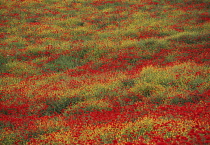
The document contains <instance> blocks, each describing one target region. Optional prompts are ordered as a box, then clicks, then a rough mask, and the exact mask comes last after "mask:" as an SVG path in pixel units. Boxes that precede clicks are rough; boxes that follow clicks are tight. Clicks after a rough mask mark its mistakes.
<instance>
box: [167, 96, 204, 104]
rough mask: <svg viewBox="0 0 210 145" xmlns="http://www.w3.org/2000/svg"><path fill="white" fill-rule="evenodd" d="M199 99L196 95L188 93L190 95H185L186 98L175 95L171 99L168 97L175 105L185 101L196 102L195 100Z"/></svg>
mask: <svg viewBox="0 0 210 145" xmlns="http://www.w3.org/2000/svg"><path fill="white" fill-rule="evenodd" d="M200 99H201V98H200V97H199V96H196V95H192V96H191V95H190V96H187V97H186V98H182V97H178V96H175V97H173V98H172V99H170V103H171V104H173V105H174V104H175V105H184V104H185V103H197V102H199V100H200Z"/></svg>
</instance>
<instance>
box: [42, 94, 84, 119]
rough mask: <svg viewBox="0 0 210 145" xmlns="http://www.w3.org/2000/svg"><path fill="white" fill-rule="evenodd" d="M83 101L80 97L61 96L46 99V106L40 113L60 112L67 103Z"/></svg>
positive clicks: (73, 103)
mask: <svg viewBox="0 0 210 145" xmlns="http://www.w3.org/2000/svg"><path fill="white" fill-rule="evenodd" d="M81 101H83V100H82V99H81V98H80V97H71V98H70V97H61V98H57V99H55V100H54V99H51V98H49V99H47V100H46V102H45V103H46V105H47V106H48V108H47V109H46V110H45V111H44V112H43V113H42V114H43V115H52V114H54V113H58V114H61V113H62V111H63V110H64V109H66V108H67V107H68V106H69V105H75V104H77V103H79V102H81Z"/></svg>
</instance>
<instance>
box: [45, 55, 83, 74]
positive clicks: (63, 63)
mask: <svg viewBox="0 0 210 145" xmlns="http://www.w3.org/2000/svg"><path fill="white" fill-rule="evenodd" d="M82 64H83V63H82V62H81V59H80V58H78V57H74V56H71V55H61V56H60V57H59V58H57V59H55V60H53V61H51V62H49V63H47V64H45V65H44V70H48V69H49V70H51V71H56V72H59V71H63V70H67V69H72V68H75V67H77V66H80V65H82Z"/></svg>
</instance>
